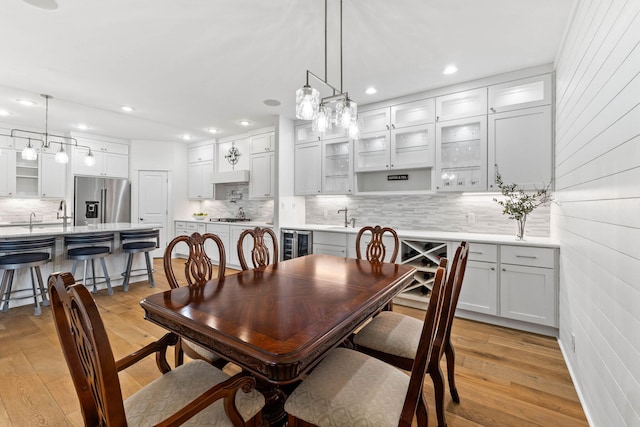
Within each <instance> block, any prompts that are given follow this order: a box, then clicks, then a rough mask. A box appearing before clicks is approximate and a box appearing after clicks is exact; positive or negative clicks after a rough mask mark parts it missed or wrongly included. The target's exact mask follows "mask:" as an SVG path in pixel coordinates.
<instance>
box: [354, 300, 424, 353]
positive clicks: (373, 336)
mask: <svg viewBox="0 0 640 427" xmlns="http://www.w3.org/2000/svg"><path fill="white" fill-rule="evenodd" d="M422 324H423V322H422V321H421V320H418V319H415V318H413V317H411V316H405V315H403V314H400V313H395V312H393V311H383V312H381V313H380V314H378V315H377V316H376V317H374V318H373V320H371V322H369V323H368V324H367V325H365V327H364V328H362V330H360V331H359V332H358V333H357V334H356V335H355V337H354V338H353V342H354V344H356V345H358V346H361V347H366V348H370V349H372V350H378V351H382V352H384V353H387V354H393V355H396V356H401V357H406V358H408V359H413V358H415V356H416V352H417V351H418V344H419V342H420V334H421V333H422Z"/></svg>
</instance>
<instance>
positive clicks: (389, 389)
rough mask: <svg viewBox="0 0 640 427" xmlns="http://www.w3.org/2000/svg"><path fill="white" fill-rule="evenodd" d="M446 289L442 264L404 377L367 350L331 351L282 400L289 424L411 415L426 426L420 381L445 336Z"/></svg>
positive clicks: (338, 424) (376, 421)
mask: <svg viewBox="0 0 640 427" xmlns="http://www.w3.org/2000/svg"><path fill="white" fill-rule="evenodd" d="M450 288H451V287H450V284H449V283H448V281H446V280H445V268H443V267H438V268H437V271H436V274H435V280H434V286H433V291H432V297H431V298H430V300H429V305H428V308H427V314H426V317H425V321H424V323H423V325H422V330H421V332H420V338H419V345H418V350H417V353H416V355H415V364H414V365H413V369H412V370H411V374H410V375H409V376H407V375H406V373H405V372H402V371H401V370H399V369H397V368H396V367H394V366H393V365H390V364H388V363H385V362H383V361H381V360H379V359H377V358H375V357H372V356H369V355H367V354H364V353H360V352H358V351H355V350H350V349H347V348H343V347H339V348H336V349H334V350H331V352H329V354H328V355H327V357H326V358H325V359H324V360H323V361H322V362H320V364H319V365H318V366H317V367H316V368H315V369H314V370H313V371H312V372H311V373H310V374H309V375H308V376H307V377H306V378H305V379H304V380H302V383H301V384H300V385H299V386H298V387H297V388H296V389H295V390H294V391H293V392H292V393H291V395H290V396H289V398H288V399H287V400H286V402H285V406H284V409H285V411H286V412H287V414H288V426H289V427H301V426H304V427H307V426H329V425H330V426H334V427H343V426H344V427H347V426H349V427H350V426H355V425H363V426H376V427H385V426H401V427H409V426H411V425H412V421H413V419H414V417H415V418H416V420H417V425H418V427H427V424H428V414H427V405H426V402H425V396H424V393H423V391H422V386H423V383H424V377H425V374H426V369H427V363H428V362H429V360H430V358H431V353H432V352H433V351H434V350H435V347H436V346H435V345H434V343H435V342H437V341H439V340H442V339H443V338H444V336H445V332H446V331H445V328H444V323H446V322H445V319H446V317H447V314H448V310H449V308H450V304H449V299H450V297H451V289H450Z"/></svg>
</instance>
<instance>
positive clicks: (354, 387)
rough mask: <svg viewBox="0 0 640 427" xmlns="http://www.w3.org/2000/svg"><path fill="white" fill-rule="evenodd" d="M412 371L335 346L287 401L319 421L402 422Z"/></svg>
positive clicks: (292, 409) (378, 426)
mask: <svg viewBox="0 0 640 427" xmlns="http://www.w3.org/2000/svg"><path fill="white" fill-rule="evenodd" d="M408 388H409V376H408V375H407V374H405V373H404V372H402V371H401V370H399V369H396V368H394V367H393V366H391V365H388V364H386V363H384V362H381V361H379V360H377V359H375V358H373V357H370V356H367V355H365V354H362V353H358V352H357V351H353V350H349V349H346V348H337V349H335V350H332V351H331V352H330V353H329V354H328V355H327V357H326V359H325V360H323V361H322V362H321V363H320V364H319V365H318V367H316V368H315V369H314V370H313V371H312V372H311V374H309V376H308V377H307V378H306V379H305V380H303V381H302V384H300V385H299V386H298V387H297V388H296V389H295V390H294V391H293V393H291V395H290V396H289V398H288V399H287V401H286V402H285V405H284V409H285V411H286V412H287V413H289V414H291V415H293V416H295V417H296V418H299V419H301V420H304V421H306V422H309V423H312V424H315V425H318V426H334V427H338V426H344V427H353V426H359V427H384V426H394V427H395V426H397V425H398V421H399V420H400V413H401V412H402V405H403V404H404V400H405V397H406V394H407V389H408Z"/></svg>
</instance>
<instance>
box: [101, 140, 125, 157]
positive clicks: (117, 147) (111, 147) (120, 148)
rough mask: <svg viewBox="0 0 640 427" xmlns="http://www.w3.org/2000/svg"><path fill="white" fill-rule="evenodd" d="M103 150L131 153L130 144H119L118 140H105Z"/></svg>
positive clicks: (114, 152) (115, 152)
mask: <svg viewBox="0 0 640 427" xmlns="http://www.w3.org/2000/svg"><path fill="white" fill-rule="evenodd" d="M101 151H104V152H105V153H112V154H124V155H125V156H127V155H129V146H128V145H126V144H118V143H116V142H106V141H105V142H104V143H103V145H102V149H101Z"/></svg>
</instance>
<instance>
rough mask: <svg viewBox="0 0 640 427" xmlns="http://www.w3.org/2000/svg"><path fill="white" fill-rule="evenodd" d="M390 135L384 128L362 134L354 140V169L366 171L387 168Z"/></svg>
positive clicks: (388, 163)
mask: <svg viewBox="0 0 640 427" xmlns="http://www.w3.org/2000/svg"><path fill="white" fill-rule="evenodd" d="M390 136H391V134H390V132H389V131H386V130H385V131H380V132H373V133H369V134H367V135H362V136H361V137H360V139H358V140H356V141H354V150H353V156H354V170H355V171H356V172H366V171H379V170H387V169H389V165H390V164H391V156H390V150H391V145H390V140H389V139H390Z"/></svg>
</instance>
